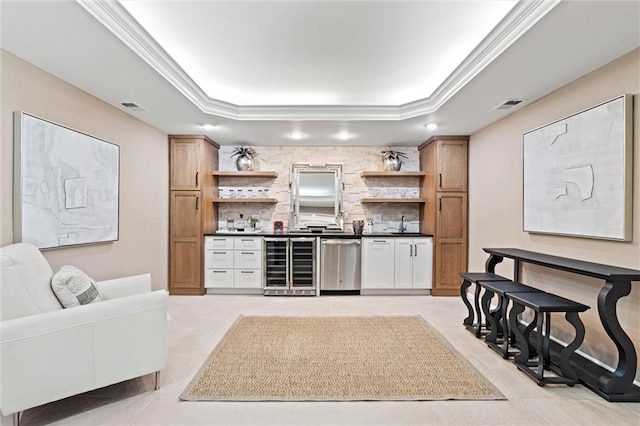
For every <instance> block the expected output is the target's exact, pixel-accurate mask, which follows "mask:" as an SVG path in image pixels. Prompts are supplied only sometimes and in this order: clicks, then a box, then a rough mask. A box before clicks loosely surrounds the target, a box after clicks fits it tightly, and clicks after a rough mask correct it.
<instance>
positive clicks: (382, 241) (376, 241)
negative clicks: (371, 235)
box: [373, 240, 386, 243]
mask: <svg viewBox="0 0 640 426" xmlns="http://www.w3.org/2000/svg"><path fill="white" fill-rule="evenodd" d="M373 242H374V243H386V241H385V240H373Z"/></svg>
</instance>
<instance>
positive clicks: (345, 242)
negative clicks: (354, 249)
mask: <svg viewBox="0 0 640 426" xmlns="http://www.w3.org/2000/svg"><path fill="white" fill-rule="evenodd" d="M322 245H325V246H359V245H360V240H322Z"/></svg>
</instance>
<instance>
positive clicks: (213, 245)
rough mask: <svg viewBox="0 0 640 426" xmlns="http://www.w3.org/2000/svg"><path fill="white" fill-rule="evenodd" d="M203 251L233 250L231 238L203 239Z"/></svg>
mask: <svg viewBox="0 0 640 426" xmlns="http://www.w3.org/2000/svg"><path fill="white" fill-rule="evenodd" d="M204 249H205V250H213V249H216V250H233V238H231V237H205V238H204Z"/></svg>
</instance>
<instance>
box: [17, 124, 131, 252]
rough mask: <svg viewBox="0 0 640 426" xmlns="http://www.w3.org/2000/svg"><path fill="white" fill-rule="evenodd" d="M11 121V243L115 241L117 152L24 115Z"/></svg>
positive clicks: (108, 145)
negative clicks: (12, 144)
mask: <svg viewBox="0 0 640 426" xmlns="http://www.w3.org/2000/svg"><path fill="white" fill-rule="evenodd" d="M14 121H15V132H14V134H15V143H14V241H15V242H20V241H21V242H28V243H31V244H34V245H36V246H37V247H39V248H53V247H62V246H70V245H76V244H92V243H104V242H110V241H116V240H118V219H119V218H118V211H119V210H118V208H119V204H118V197H119V167H120V164H119V163H120V147H119V146H118V145H114V144H112V143H109V142H106V141H103V140H101V139H98V138H95V137H93V136H89V135H86V134H84V133H80V132H77V131H75V130H72V129H69V128H67V127H64V126H61V125H58V124H55V123H52V122H49V121H46V120H43V119H41V118H38V117H35V116H33V115H30V114H27V113H24V112H16V113H15V115H14Z"/></svg>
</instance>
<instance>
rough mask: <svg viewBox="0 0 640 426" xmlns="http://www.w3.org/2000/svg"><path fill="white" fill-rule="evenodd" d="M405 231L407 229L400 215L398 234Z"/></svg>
mask: <svg viewBox="0 0 640 426" xmlns="http://www.w3.org/2000/svg"><path fill="white" fill-rule="evenodd" d="M406 230H407V227H406V226H405V224H404V215H402V218H401V219H400V232H404V231H406Z"/></svg>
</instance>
